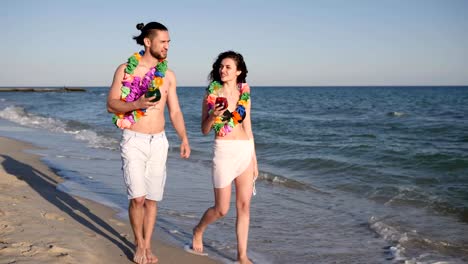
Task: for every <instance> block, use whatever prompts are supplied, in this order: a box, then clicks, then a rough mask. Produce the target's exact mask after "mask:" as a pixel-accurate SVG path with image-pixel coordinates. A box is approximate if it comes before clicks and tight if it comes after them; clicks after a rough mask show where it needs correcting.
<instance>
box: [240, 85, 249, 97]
mask: <svg viewBox="0 0 468 264" xmlns="http://www.w3.org/2000/svg"><path fill="white" fill-rule="evenodd" d="M240 93H241V94H243V93H250V86H249V85H248V84H247V83H242V84H241V88H240Z"/></svg>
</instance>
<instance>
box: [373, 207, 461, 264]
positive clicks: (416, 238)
mask: <svg viewBox="0 0 468 264" xmlns="http://www.w3.org/2000/svg"><path fill="white" fill-rule="evenodd" d="M397 219H398V217H393V216H386V217H381V218H379V217H376V216H372V217H371V218H370V219H369V222H368V224H369V228H370V229H371V230H372V231H374V232H375V233H377V234H378V235H379V236H380V237H382V238H383V239H384V240H386V241H387V242H389V243H390V244H391V245H390V246H388V247H386V248H384V251H385V253H386V254H388V255H389V257H388V259H389V260H392V261H394V262H397V263H411V264H412V263H414V264H419V263H420V264H423V263H447V264H458V263H464V262H463V260H462V259H460V258H458V257H451V256H450V255H451V254H447V253H448V252H451V253H456V254H455V255H458V256H460V255H461V256H463V255H464V256H466V255H467V254H468V251H467V249H466V248H465V246H464V244H463V241H462V242H456V241H445V240H437V239H434V238H429V237H426V236H425V235H424V234H422V233H421V232H419V231H418V230H415V229H408V230H406V229H405V227H403V225H404V224H403V223H399V222H398V220H397Z"/></svg>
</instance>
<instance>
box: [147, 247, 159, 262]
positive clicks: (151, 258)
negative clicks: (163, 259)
mask: <svg viewBox="0 0 468 264" xmlns="http://www.w3.org/2000/svg"><path fill="white" fill-rule="evenodd" d="M146 259H147V260H148V263H158V258H157V257H156V256H155V255H154V254H153V252H151V249H149V248H147V249H146Z"/></svg>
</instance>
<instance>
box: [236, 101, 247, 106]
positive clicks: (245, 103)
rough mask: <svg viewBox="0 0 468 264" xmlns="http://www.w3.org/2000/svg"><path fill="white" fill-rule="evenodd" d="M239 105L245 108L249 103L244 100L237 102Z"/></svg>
mask: <svg viewBox="0 0 468 264" xmlns="http://www.w3.org/2000/svg"><path fill="white" fill-rule="evenodd" d="M238 104H239V105H243V106H247V105H248V104H249V102H247V101H246V100H239V103H238Z"/></svg>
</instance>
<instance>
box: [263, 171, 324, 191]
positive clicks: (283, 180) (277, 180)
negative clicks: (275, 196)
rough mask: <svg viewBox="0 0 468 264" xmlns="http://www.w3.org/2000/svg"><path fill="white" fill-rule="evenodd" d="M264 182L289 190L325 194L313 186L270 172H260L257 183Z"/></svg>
mask: <svg viewBox="0 0 468 264" xmlns="http://www.w3.org/2000/svg"><path fill="white" fill-rule="evenodd" d="M258 180H260V181H264V182H267V183H270V184H274V185H279V186H283V187H287V188H292V189H296V190H312V191H317V192H320V193H325V192H324V191H322V190H320V189H318V188H317V187H314V186H312V185H311V184H308V183H305V182H301V181H298V180H294V179H290V178H287V177H284V176H281V175H277V174H273V173H270V172H264V171H260V172H259V174H258V178H257V181H258Z"/></svg>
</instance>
